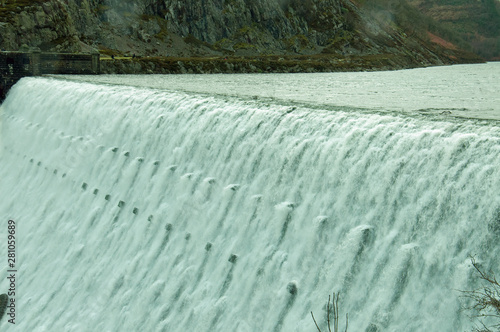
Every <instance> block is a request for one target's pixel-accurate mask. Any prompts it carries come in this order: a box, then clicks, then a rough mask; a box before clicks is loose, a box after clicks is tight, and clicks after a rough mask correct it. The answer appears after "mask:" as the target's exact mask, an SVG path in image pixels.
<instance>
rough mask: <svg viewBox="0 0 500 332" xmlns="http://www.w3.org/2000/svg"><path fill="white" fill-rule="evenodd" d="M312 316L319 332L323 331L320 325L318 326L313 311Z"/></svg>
mask: <svg viewBox="0 0 500 332" xmlns="http://www.w3.org/2000/svg"><path fill="white" fill-rule="evenodd" d="M311 316H312V318H313V321H314V324H315V325H316V328H317V329H318V331H319V332H321V330H320V328H319V326H318V323H316V319H314V315H313V312H312V311H311Z"/></svg>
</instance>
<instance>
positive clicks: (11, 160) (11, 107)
mask: <svg viewBox="0 0 500 332" xmlns="http://www.w3.org/2000/svg"><path fill="white" fill-rule="evenodd" d="M0 119H1V120H0V121H1V132H0V137H1V154H0V162H1V164H0V165H1V166H0V188H1V198H0V213H1V216H2V219H3V220H2V225H4V226H3V228H4V229H1V230H0V234H1V235H0V236H1V237H0V238H1V239H2V243H3V242H4V240H5V238H6V234H7V226H6V224H7V220H9V219H12V220H14V221H16V224H17V230H16V234H17V268H18V280H17V283H18V284H17V288H18V292H17V293H16V303H17V309H16V310H17V315H18V319H17V321H16V326H12V325H11V324H7V322H6V320H5V318H4V319H3V320H2V322H0V324H2V325H3V327H2V330H3V329H4V328H5V326H7V327H6V329H7V330H12V331H13V330H14V329H15V328H19V329H21V330H23V331H49V330H50V331H169V332H170V331H241V332H247V331H248V332H252V331H301V332H302V331H315V330H316V327H315V326H314V322H313V321H312V318H311V314H310V312H311V311H312V312H314V315H315V317H316V320H317V321H318V325H320V327H321V328H322V329H323V330H325V329H326V324H327V323H326V319H327V317H326V302H327V300H328V295H329V294H332V292H340V311H341V312H340V318H341V322H340V326H342V325H343V322H344V317H345V313H349V331H370V332H375V331H426V330H429V331H459V330H466V329H468V328H470V327H471V322H470V321H469V318H468V317H467V316H466V314H465V313H464V312H463V311H462V310H461V302H462V300H461V298H460V296H461V293H460V291H459V290H468V289H471V287H475V286H477V278H476V277H475V274H474V269H473V267H472V266H471V264H470V259H469V256H471V255H472V256H475V257H476V259H478V260H479V261H480V262H481V264H482V266H484V267H485V269H490V268H493V269H497V268H498V257H499V254H500V251H499V246H498V238H499V236H500V196H499V195H498V189H499V188H500V168H499V167H498V166H499V165H500V129H499V128H498V123H497V122H494V121H487V120H467V119H450V118H445V117H440V116H425V115H411V114H410V115H409V114H406V115H405V114H398V113H381V112H369V111H362V110H358V109H349V108H343V109H334V108H333V107H332V109H318V108H315V109H312V108H308V107H306V106H304V105H302V106H293V105H285V104H284V103H282V104H280V103H278V102H276V103H272V102H270V101H259V100H251V99H242V98H236V97H229V96H226V97H222V96H214V95H201V94H193V93H185V92H168V91H162V90H159V89H148V88H139V87H129V86H116V85H106V84H91V83H83V82H70V81H65V80H62V79H53V78H24V79H22V80H21V81H20V82H19V83H18V84H17V85H16V86H14V88H13V89H12V90H11V91H10V93H9V95H8V97H7V99H6V100H5V102H4V104H3V105H2V114H1V115H0ZM4 247H5V246H4ZM2 255H4V256H2V257H3V258H2V260H6V258H5V259H4V257H6V249H4V248H3V249H2ZM7 269H8V267H7V265H6V263H5V264H0V271H1V272H2V274H1V275H2V276H4V275H6V274H7V272H6V270H7ZM7 282H8V280H7V279H2V281H1V282H0V286H1V289H0V292H4V289H6V288H7V287H8V284H7Z"/></svg>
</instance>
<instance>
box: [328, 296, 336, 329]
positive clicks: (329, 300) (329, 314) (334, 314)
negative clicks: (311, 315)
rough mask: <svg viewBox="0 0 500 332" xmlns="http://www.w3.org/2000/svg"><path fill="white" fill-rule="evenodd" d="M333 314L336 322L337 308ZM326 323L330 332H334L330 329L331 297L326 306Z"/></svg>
mask: <svg viewBox="0 0 500 332" xmlns="http://www.w3.org/2000/svg"><path fill="white" fill-rule="evenodd" d="M334 303H335V302H334ZM333 312H334V313H333V319H334V320H335V307H334V309H333ZM326 321H327V322H328V332H332V329H331V328H330V295H328V303H327V304H326Z"/></svg>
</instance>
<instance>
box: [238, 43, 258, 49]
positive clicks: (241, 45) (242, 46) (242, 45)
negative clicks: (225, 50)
mask: <svg viewBox="0 0 500 332" xmlns="http://www.w3.org/2000/svg"><path fill="white" fill-rule="evenodd" d="M233 48H234V49H235V50H250V49H257V46H255V45H252V44H249V43H236V44H234V45H233Z"/></svg>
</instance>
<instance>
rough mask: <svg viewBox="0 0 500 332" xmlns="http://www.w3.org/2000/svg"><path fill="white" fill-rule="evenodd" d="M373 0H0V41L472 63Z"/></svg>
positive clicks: (81, 48) (144, 52)
mask: <svg viewBox="0 0 500 332" xmlns="http://www.w3.org/2000/svg"><path fill="white" fill-rule="evenodd" d="M375 2H377V6H373V3H375ZM375 2H371V3H370V4H369V1H364V0H204V1H194V0H182V1H180V0H135V1H132V0H6V1H5V5H4V6H3V7H0V47H1V48H2V49H6V50H17V49H19V48H20V47H21V46H22V45H27V46H29V47H39V48H40V49H42V50H43V51H69V52H87V51H90V50H92V49H98V50H100V52H101V53H102V54H107V55H132V54H136V55H141V56H182V57H192V56H262V55H278V54H279V55H313V54H334V55H336V56H366V55H377V54H378V55H380V54H391V55H393V56H400V57H402V58H407V59H408V60H407V61H408V62H409V63H411V64H413V65H430V64H442V63H450V62H453V61H456V62H471V61H472V62H475V61H479V60H478V58H477V57H474V56H473V55H471V54H469V53H467V52H463V51H461V50H460V47H457V46H456V44H453V43H450V44H446V43H442V42H440V40H441V39H436V38H440V37H439V36H437V35H436V34H433V33H431V34H427V33H422V32H421V31H420V32H419V33H415V31H416V30H417V29H415V25H414V24H410V25H407V26H405V25H404V24H400V23H401V22H399V21H398V17H397V11H395V10H393V9H394V8H395V7H397V6H399V7H400V6H401V3H403V1H396V0H393V1H389V2H387V1H386V2H387V3H383V1H381V0H377V1H375ZM379 2H380V3H379ZM393 7H394V8H393ZM421 30H422V31H423V30H425V28H422V29H421ZM450 45H452V46H450Z"/></svg>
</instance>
